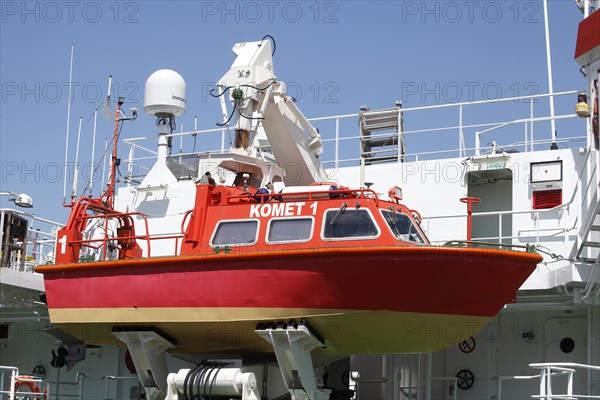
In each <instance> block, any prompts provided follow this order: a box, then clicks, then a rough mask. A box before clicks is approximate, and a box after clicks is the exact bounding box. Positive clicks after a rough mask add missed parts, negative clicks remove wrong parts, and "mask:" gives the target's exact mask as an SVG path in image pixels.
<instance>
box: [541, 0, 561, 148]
mask: <svg viewBox="0 0 600 400" xmlns="http://www.w3.org/2000/svg"><path fill="white" fill-rule="evenodd" d="M544 31H545V34H546V63H547V66H548V90H549V91H550V93H549V94H550V99H549V100H550V130H551V131H552V132H551V135H552V144H551V145H550V150H557V149H558V146H557V145H556V121H555V120H554V86H553V84H552V57H551V55H550V30H549V27H548V0H544Z"/></svg>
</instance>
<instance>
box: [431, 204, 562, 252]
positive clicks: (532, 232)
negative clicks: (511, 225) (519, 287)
mask: <svg viewBox="0 0 600 400" xmlns="http://www.w3.org/2000/svg"><path fill="white" fill-rule="evenodd" d="M567 206H568V204H562V205H560V206H558V207H554V208H548V209H540V210H516V211H488V212H478V213H473V218H477V217H485V216H490V217H491V216H496V217H498V235H497V236H485V237H476V238H474V240H477V241H486V240H488V241H489V240H498V241H499V243H504V242H506V241H509V240H520V241H523V240H524V239H529V241H527V243H529V244H535V245H540V244H542V241H543V240H544V239H547V238H556V237H557V236H558V235H567V234H568V233H569V232H570V231H571V230H572V229H573V228H571V227H566V226H565V227H552V228H542V227H540V225H539V221H541V217H542V216H543V215H544V214H549V213H552V212H556V210H560V209H566V208H567ZM514 215H533V220H534V224H535V226H534V227H533V228H531V229H520V230H519V232H520V233H519V235H516V236H515V235H506V234H503V226H502V223H503V222H502V220H503V217H504V216H514ZM466 218H467V215H466V214H446V215H430V216H423V222H421V226H422V227H423V228H424V230H425V233H427V232H431V228H430V227H431V223H432V221H436V220H448V219H460V220H466ZM451 240H456V238H450V237H448V238H439V237H436V238H435V240H434V242H448V241H451Z"/></svg>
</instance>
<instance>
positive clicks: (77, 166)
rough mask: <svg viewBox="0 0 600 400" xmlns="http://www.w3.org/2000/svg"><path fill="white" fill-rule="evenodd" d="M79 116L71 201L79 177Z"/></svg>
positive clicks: (74, 194)
mask: <svg viewBox="0 0 600 400" xmlns="http://www.w3.org/2000/svg"><path fill="white" fill-rule="evenodd" d="M82 120H83V118H82V117H79V130H78V131H77V147H76V148H75V172H74V173H73V192H72V193H71V201H74V199H75V196H76V195H77V181H78V179H79V141H80V140H81V121H82Z"/></svg>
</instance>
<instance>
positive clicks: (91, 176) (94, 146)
mask: <svg viewBox="0 0 600 400" xmlns="http://www.w3.org/2000/svg"><path fill="white" fill-rule="evenodd" d="M97 117H98V109H97V108H96V109H95V110H94V133H93V134H92V165H91V166H90V196H91V195H92V190H93V188H94V175H95V172H96V167H94V152H95V151H96V119H97Z"/></svg>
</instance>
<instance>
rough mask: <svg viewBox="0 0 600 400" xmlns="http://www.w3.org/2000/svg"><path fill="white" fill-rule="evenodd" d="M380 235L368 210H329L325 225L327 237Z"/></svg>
mask: <svg viewBox="0 0 600 400" xmlns="http://www.w3.org/2000/svg"><path fill="white" fill-rule="evenodd" d="M377 236H379V229H378V228H377V225H376V224H375V221H373V217H372V216H371V213H370V212H369V211H368V210H351V209H346V208H345V207H341V208H340V209H334V210H327V212H326V213H325V223H324V227H323V237H324V238H326V239H334V238H335V239H343V238H359V237H361V238H367V237H371V238H374V237H377Z"/></svg>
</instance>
